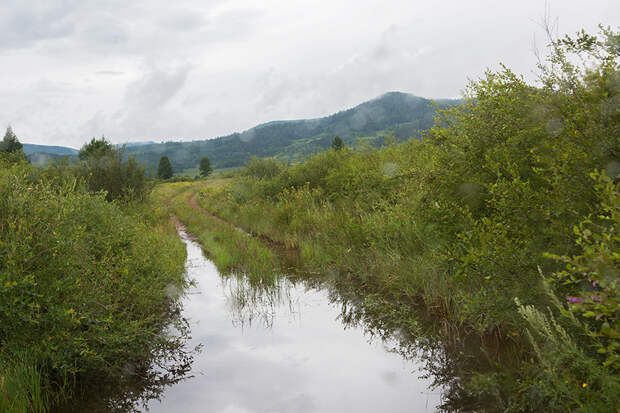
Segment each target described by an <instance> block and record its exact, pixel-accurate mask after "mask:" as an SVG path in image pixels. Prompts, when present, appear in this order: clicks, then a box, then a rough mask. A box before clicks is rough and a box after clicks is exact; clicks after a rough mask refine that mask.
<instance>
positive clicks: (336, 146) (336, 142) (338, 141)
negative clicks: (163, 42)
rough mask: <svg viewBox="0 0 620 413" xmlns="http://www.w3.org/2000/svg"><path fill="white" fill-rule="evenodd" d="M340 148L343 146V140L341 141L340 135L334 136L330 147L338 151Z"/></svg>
mask: <svg viewBox="0 0 620 413" xmlns="http://www.w3.org/2000/svg"><path fill="white" fill-rule="evenodd" d="M342 148H344V142H342V139H341V138H340V136H336V137H335V138H334V140H333V141H332V149H333V150H335V151H339V150H341V149H342Z"/></svg>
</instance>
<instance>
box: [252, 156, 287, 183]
mask: <svg viewBox="0 0 620 413" xmlns="http://www.w3.org/2000/svg"><path fill="white" fill-rule="evenodd" d="M282 168H283V165H281V164H280V163H279V162H278V161H276V160H275V159H272V158H265V159H258V158H257V157H255V156H254V157H252V159H250V160H249V161H248V163H247V164H246V165H245V168H244V169H243V172H242V173H243V174H244V175H246V176H253V177H255V178H259V179H262V178H273V177H274V176H276V175H278V174H279V173H280V171H281V170H282Z"/></svg>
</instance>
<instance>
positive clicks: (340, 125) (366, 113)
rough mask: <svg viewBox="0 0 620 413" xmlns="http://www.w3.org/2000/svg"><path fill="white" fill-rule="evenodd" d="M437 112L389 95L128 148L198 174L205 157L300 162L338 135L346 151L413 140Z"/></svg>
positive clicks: (229, 162)
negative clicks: (317, 114)
mask: <svg viewBox="0 0 620 413" xmlns="http://www.w3.org/2000/svg"><path fill="white" fill-rule="evenodd" d="M436 103H437V105H438V106H439V107H445V106H449V105H455V104H458V103H459V101H458V100H439V101H436ZM435 111H436V106H435V105H434V104H433V102H432V101H431V100H429V99H425V98H421V97H418V96H414V95H410V94H406V93H400V92H390V93H386V94H384V95H382V96H380V97H378V98H376V99H373V100H370V101H368V102H365V103H362V104H360V105H358V106H356V107H354V108H351V109H348V110H345V111H341V112H338V113H336V114H333V115H331V116H327V117H323V118H317V119H306V120H290V121H274V122H268V123H264V124H262V125H258V126H256V127H254V128H251V129H248V130H247V131H245V132H242V133H234V134H231V135H228V136H222V137H218V138H215V139H208V140H200V141H192V142H165V143H159V144H150V145H141V146H135V147H127V148H126V153H127V155H133V156H135V157H136V158H137V159H138V161H139V162H141V163H144V164H146V165H147V167H148V168H149V169H151V171H155V170H156V169H157V164H158V162H159V158H160V157H161V156H162V155H166V156H167V157H168V158H169V159H170V161H171V162H172V165H173V167H174V171H175V172H182V171H184V170H186V169H191V168H195V167H196V166H197V165H198V162H199V160H200V158H201V157H203V156H207V157H209V158H210V159H211V162H212V165H213V166H214V167H215V168H228V167H236V166H241V165H243V164H244V163H245V162H247V161H248V160H249V159H250V158H251V157H252V156H258V157H276V158H279V159H282V160H286V161H291V162H295V161H300V160H302V159H303V158H305V157H307V156H308V155H310V154H313V153H316V152H320V151H322V150H325V149H326V148H328V147H329V146H330V145H331V142H332V139H333V138H334V136H336V135H338V136H340V137H341V138H342V139H343V140H344V142H345V143H346V144H347V145H351V144H354V143H356V142H357V141H358V139H359V138H363V139H364V140H365V141H368V142H369V143H370V144H372V145H375V146H377V145H380V144H381V143H382V142H383V139H384V136H385V135H387V134H388V133H390V132H394V136H395V137H397V138H399V139H402V140H406V139H409V138H411V137H414V136H417V134H418V133H419V132H420V131H421V130H424V129H428V128H429V127H430V126H431V125H432V122H433V116H434V114H435Z"/></svg>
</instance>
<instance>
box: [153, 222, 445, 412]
mask: <svg viewBox="0 0 620 413" xmlns="http://www.w3.org/2000/svg"><path fill="white" fill-rule="evenodd" d="M180 234H181V236H182V238H183V241H184V242H185V244H186V245H187V275H188V277H190V279H192V280H193V281H194V285H193V286H192V287H191V288H190V290H189V292H188V294H187V295H186V296H185V297H184V298H183V316H184V317H185V318H186V319H187V320H188V321H189V326H190V331H191V339H189V341H190V342H189V343H188V344H189V346H190V347H193V346H201V350H200V352H199V353H198V354H196V355H195V356H194V360H193V363H192V366H191V374H190V376H191V377H189V378H186V379H184V380H182V381H180V382H178V383H176V384H174V385H173V386H170V387H167V388H166V389H165V391H164V392H163V393H162V394H161V395H160V396H159V400H150V401H148V402H147V408H148V410H149V411H151V412H183V413H192V412H207V411H208V412H227V413H233V412H299V413H303V412H346V411H351V412H353V411H354V412H377V411H384V412H432V411H435V408H436V407H437V406H438V405H439V403H440V394H441V388H437V387H433V386H432V379H431V378H428V377H427V378H424V377H422V376H423V373H424V372H423V371H422V369H421V367H422V363H421V362H420V361H418V360H416V359H408V358H403V357H401V355H399V354H398V353H397V352H394V351H392V349H393V347H392V345H391V344H392V343H390V342H389V341H387V342H386V341H384V340H381V339H376V338H375V339H373V338H372V337H370V336H369V335H368V334H367V333H365V331H364V329H363V328H361V327H359V326H356V325H355V324H353V325H352V324H351V323H345V322H343V320H342V314H341V309H340V308H339V307H338V305H337V304H336V303H334V300H333V298H330V294H329V292H328V290H327V289H325V288H320V287H318V288H317V287H316V285H312V286H310V285H309V284H307V283H304V282H295V283H293V282H291V281H289V280H287V278H286V277H282V278H280V279H279V281H278V285H277V286H276V287H272V288H270V289H268V290H267V289H256V288H254V287H252V286H250V285H249V284H248V282H247V281H246V280H245V279H244V277H242V276H222V275H221V274H220V273H219V272H218V270H217V269H216V267H215V265H214V264H213V263H212V262H210V261H209V260H208V259H206V258H205V257H204V256H203V254H202V250H201V248H200V245H198V244H197V243H196V242H195V241H192V240H191V239H190V238H189V237H188V236H187V234H185V233H184V232H183V231H181V232H180Z"/></svg>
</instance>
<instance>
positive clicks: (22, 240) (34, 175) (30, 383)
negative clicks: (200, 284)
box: [0, 159, 185, 411]
mask: <svg viewBox="0 0 620 413" xmlns="http://www.w3.org/2000/svg"><path fill="white" fill-rule="evenodd" d="M0 164H1V165H2V167H0V350H1V351H0V376H2V383H3V385H4V386H5V387H4V389H3V390H5V391H4V392H3V391H0V394H2V395H1V396H0V403H3V404H2V405H0V410H2V411H6V410H4V409H5V407H6V404H7V403H12V401H14V400H22V401H23V400H26V403H27V404H28V403H30V405H31V406H30V407H28V408H27V409H26V410H27V411H40V409H39V408H38V407H36V406H35V405H36V404H37V403H38V402H36V400H39V396H35V395H34V393H33V392H55V391H56V390H55V389H56V388H57V386H58V385H59V384H61V383H59V381H58V380H61V381H62V380H63V378H67V379H68V378H71V377H108V378H110V379H111V380H120V379H121V378H122V377H124V375H125V374H126V366H127V364H128V363H132V364H134V365H140V364H142V363H148V361H149V359H150V354H152V353H151V352H152V351H154V349H155V350H157V349H162V348H167V347H169V346H173V345H174V342H173V341H172V340H173V339H172V338H170V337H167V336H166V335H162V334H160V333H161V329H162V327H163V325H164V323H165V320H166V319H167V317H168V316H169V315H170V314H171V311H173V308H172V307H171V304H173V303H174V301H173V300H171V298H170V297H168V296H167V295H166V291H167V288H168V286H170V285H175V286H179V288H183V286H184V285H185V280H184V278H183V262H184V249H183V245H182V244H181V243H180V242H179V240H178V239H177V237H176V233H175V231H174V229H173V228H170V227H169V224H168V222H167V216H166V215H165V214H163V213H161V212H159V213H158V212H156V211H149V208H145V209H144V212H142V213H140V214H138V213H135V212H132V213H128V212H127V211H126V210H122V209H121V207H120V205H119V204H116V203H110V202H107V201H106V200H105V197H104V195H103V194H102V193H97V194H93V193H91V192H89V191H88V190H87V189H88V188H83V187H82V186H81V185H80V179H79V178H77V177H76V176H74V175H72V174H71V173H70V171H72V170H70V169H66V168H62V167H60V168H57V169H56V170H55V171H49V172H48V171H42V170H40V169H38V168H33V167H31V166H29V165H28V164H26V163H25V162H17V163H16V162H12V161H10V160H7V159H0ZM125 207H126V208H132V206H130V205H126V206H125ZM134 207H135V206H134ZM157 214H159V215H157ZM24 352H25V353H26V354H28V360H25V361H24V360H22V359H21V358H20V356H19V354H23V353H24ZM11 372H13V373H11ZM17 372H21V373H19V374H18V373H17ZM8 374H11V377H8V376H7V375H8ZM37 383H39V384H37ZM1 388H2V386H0V389H1ZM20 389H22V390H20ZM24 389H25V390H24ZM24 391H25V392H26V393H24ZM6 392H9V393H8V394H9V395H10V394H13V393H15V394H17V393H20V394H21V396H19V397H17V396H9V397H10V401H9V400H7V399H3V397H4V396H5V395H6V394H7V393H6ZM41 394H43V393H41ZM28 400H30V401H28ZM41 400H43V403H47V401H49V400H48V397H47V396H42V399H41ZM46 400H47V401H46ZM9 406H10V404H9ZM8 408H10V407H8ZM37 409H38V410H37ZM26 410H23V409H22V411H26ZM16 411H20V410H19V409H18V410H16Z"/></svg>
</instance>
